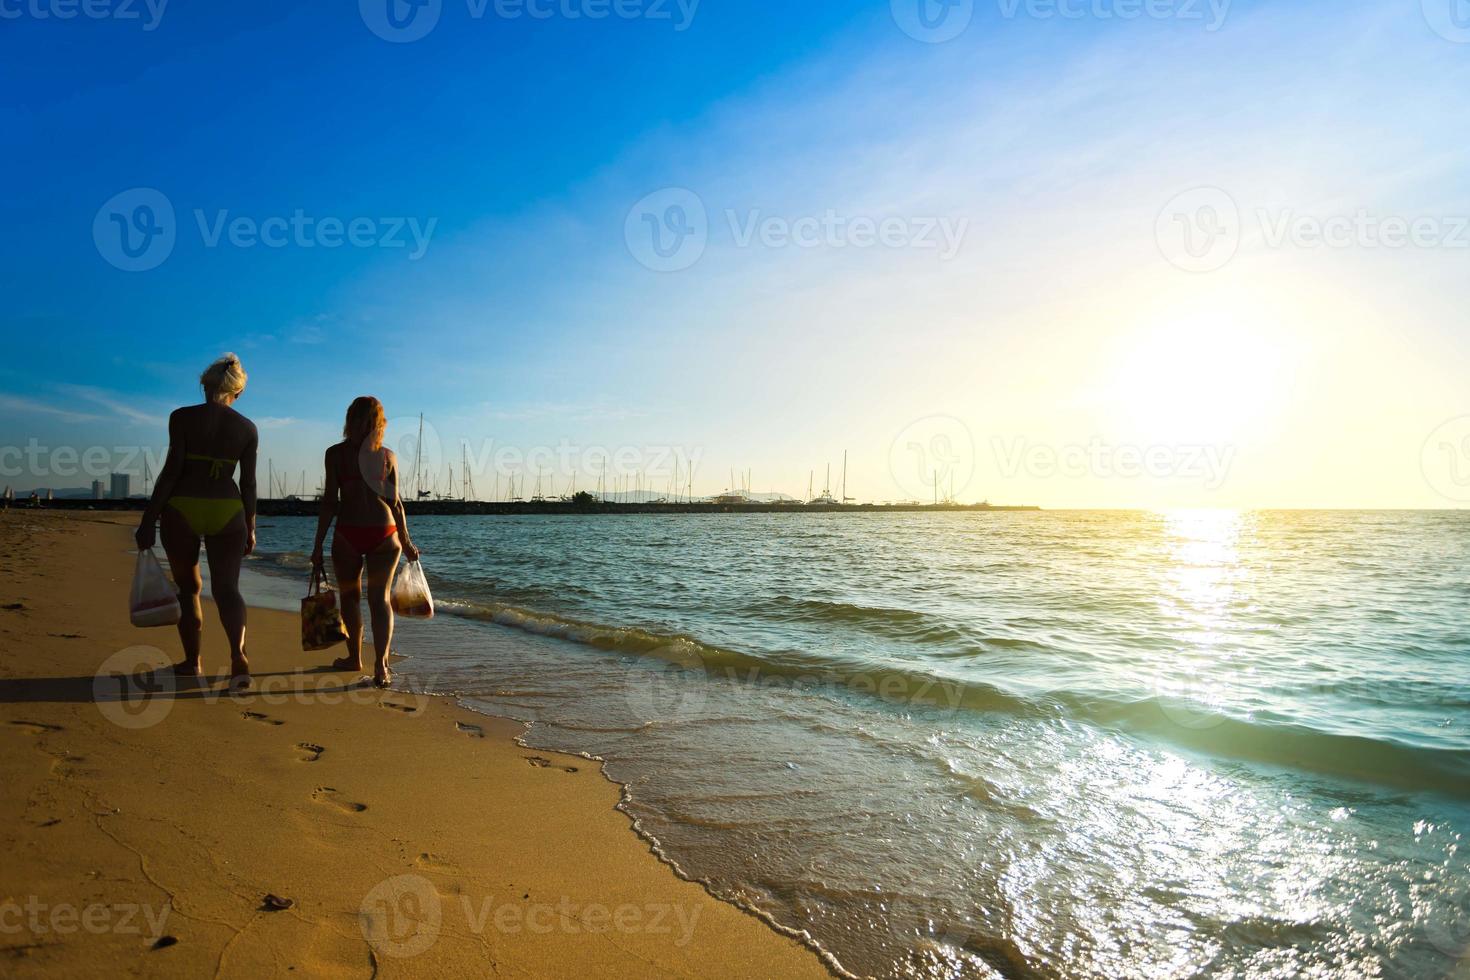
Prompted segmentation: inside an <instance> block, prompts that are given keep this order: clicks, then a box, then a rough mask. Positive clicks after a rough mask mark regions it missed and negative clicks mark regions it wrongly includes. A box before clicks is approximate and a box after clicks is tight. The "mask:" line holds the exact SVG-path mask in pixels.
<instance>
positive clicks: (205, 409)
mask: <svg viewBox="0 0 1470 980" xmlns="http://www.w3.org/2000/svg"><path fill="white" fill-rule="evenodd" d="M168 430H169V444H170V446H171V448H173V449H174V450H175V451H176V452H178V453H180V455H182V456H183V457H184V460H183V470H182V472H181V473H180V475H179V480H178V483H177V484H176V485H175V488H174V492H175V493H176V494H179V495H183V496H192V497H231V496H238V495H239V493H240V490H239V488H238V487H236V485H235V481H234V479H233V476H234V473H235V470H236V467H235V466H233V465H230V464H231V463H238V462H240V461H241V460H245V459H246V457H247V456H253V454H254V452H255V449H256V445H257V440H258V438H259V437H258V435H257V433H256V429H255V423H253V422H251V421H250V420H249V419H247V418H246V417H245V416H243V415H241V414H240V413H239V412H237V411H235V410H234V409H233V408H229V407H226V406H224V405H219V404H215V403H213V402H207V403H205V404H203V405H190V406H187V407H185V408H181V409H179V410H177V411H176V412H174V413H173V415H171V416H170V417H169V420H168ZM190 456H203V457H207V459H189V458H188V457H190ZM215 460H224V461H225V462H224V463H215V462H214V461H215ZM249 463H250V465H251V466H252V467H253V465H254V460H253V458H252V459H250V460H249Z"/></svg>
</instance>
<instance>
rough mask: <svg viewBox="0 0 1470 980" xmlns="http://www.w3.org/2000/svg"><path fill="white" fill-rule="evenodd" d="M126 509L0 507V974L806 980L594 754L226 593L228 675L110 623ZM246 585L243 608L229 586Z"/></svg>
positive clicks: (208, 655)
mask: <svg viewBox="0 0 1470 980" xmlns="http://www.w3.org/2000/svg"><path fill="white" fill-rule="evenodd" d="M133 520H134V518H132V516H131V515H122V514H118V515H114V514H107V513H101V512H98V513H85V512H83V513H69V514H58V513H46V512H40V513H37V512H32V511H27V510H10V511H7V512H4V513H3V514H0V783H3V786H4V791H3V794H0V846H3V848H4V852H5V857H4V860H3V861H0V973H3V974H4V975H6V976H16V977H23V976H68V977H73V976H93V975H95V976H104V975H105V976H116V975H119V974H124V975H127V974H147V975H163V976H173V975H189V976H195V975H201V974H211V973H217V974H222V975H225V976H283V975H295V976H372V975H385V976H407V975H418V974H423V975H450V976H486V975H491V974H496V975H506V976H520V977H563V976H598V977H603V976H613V977H618V976H627V977H640V978H641V977H662V976H681V977H689V976H700V977H705V976H708V977H763V978H764V977H777V976H779V977H826V976H830V974H829V973H828V971H827V970H826V969H825V967H824V966H823V965H822V963H821V961H819V960H818V958H817V957H816V956H815V955H814V954H812V953H811V952H810V951H808V950H807V949H806V948H805V947H803V946H802V945H801V944H800V943H798V942H797V941H796V940H795V939H792V938H790V937H787V936H784V935H781V934H779V933H777V932H775V931H774V930H773V929H771V928H770V927H769V926H767V925H766V924H765V923H763V922H761V921H760V920H758V919H756V918H754V917H753V916H751V915H748V914H746V913H744V912H742V911H740V910H739V909H736V908H734V907H732V906H730V905H727V904H725V903H722V902H719V901H716V900H715V899H713V898H712V897H710V896H709V895H708V894H707V893H706V892H705V891H704V890H703V889H702V888H701V887H700V886H698V885H696V884H693V883H690V882H687V881H683V880H681V879H679V878H678V877H677V876H676V875H675V874H674V873H673V871H672V870H671V869H670V868H669V867H668V866H666V865H664V864H662V863H660V862H659V861H658V860H657V859H656V858H655V857H654V856H653V855H652V853H651V852H650V851H649V849H648V847H647V846H646V845H645V844H644V843H643V842H642V841H641V840H639V839H638V837H637V836H636V835H635V834H634V833H633V831H632V830H631V828H630V826H629V821H628V818H627V817H625V816H624V815H623V814H622V813H620V812H618V811H617V810H615V809H614V806H615V804H616V803H617V800H618V792H619V791H618V788H617V787H616V786H615V785H613V784H612V783H610V782H608V781H607V780H606V779H604V778H603V777H602V775H601V774H600V773H599V772H598V770H597V765H596V763H595V762H588V761H587V760H585V759H581V758H578V757H573V756H559V755H555V754H552V753H548V752H544V751H534V752H533V751H529V750H526V749H523V748H521V747H520V746H519V745H517V744H516V743H515V742H514V740H513V739H514V736H515V735H516V734H518V733H519V731H520V727H519V726H518V725H515V724H513V723H511V722H508V721H501V720H497V719H491V718H486V717H484V716H482V715H477V714H474V713H471V712H468V711H465V710H462V709H459V708H457V707H456V706H455V705H453V704H452V703H451V702H448V701H446V700H444V699H434V698H426V697H419V696H415V695H412V694H409V693H403V692H380V691H376V690H373V689H372V688H371V687H364V686H361V685H360V684H359V683H358V682H357V676H356V675H351V674H343V673H334V672H331V671H330V670H324V669H322V667H321V665H322V664H325V663H327V662H329V661H330V660H331V658H332V657H334V656H338V655H340V649H341V648H338V649H337V650H335V651H330V652H328V653H325V654H323V653H302V652H301V650H300V641H299V627H298V622H297V618H296V617H295V616H292V615H289V614H285V613H280V612H275V611H270V610H261V609H252V610H251V614H250V616H251V618H250V631H249V639H248V648H249V652H250V657H251V661H252V666H253V669H254V672H255V675H256V682H255V686H254V690H253V692H252V693H251V694H249V695H245V696H239V697H231V696H229V695H228V694H226V693H225V691H224V683H223V674H224V672H225V670H226V668H227V666H228V656H227V647H226V645H225V640H224V636H223V633H222V631H221V630H220V627H219V622H218V619H217V617H216V616H215V613H214V610H213V608H212V606H210V604H209V603H208V602H206V604H205V639H204V650H205V666H206V670H207V671H209V672H210V673H211V674H213V675H215V676H214V678H213V679H212V680H211V681H209V682H206V683H204V684H199V685H195V684H192V683H188V682H185V683H182V684H180V685H177V686H175V685H173V684H171V683H168V682H159V681H158V680H157V678H156V677H151V676H150V675H148V674H146V673H144V672H142V671H141V668H146V667H149V666H154V665H157V664H159V663H162V662H163V661H164V660H165V659H167V660H176V659H178V654H179V645H178V637H177V635H176V634H175V632H174V631H173V629H172V628H167V629H155V630H141V629H135V628H133V627H132V626H130V625H129V623H128V620H127V593H128V586H129V582H130V578H131V575H132V564H133V556H132V554H131V550H132V538H131V529H132V521H133ZM248 598H249V597H248V595H247V599H248Z"/></svg>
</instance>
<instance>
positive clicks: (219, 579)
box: [204, 514, 250, 679]
mask: <svg viewBox="0 0 1470 980" xmlns="http://www.w3.org/2000/svg"><path fill="white" fill-rule="evenodd" d="M246 536H247V535H246V530H245V517H244V515H243V514H242V515H240V517H238V518H237V519H236V520H235V522H234V523H232V524H231V525H230V527H228V528H226V529H225V530H224V531H222V532H220V533H219V534H213V535H210V536H209V537H207V538H205V539H204V550H205V551H206V552H207V553H208V555H209V594H210V596H212V597H213V599H214V604H215V607H216V608H217V609H218V610H219V621H220V623H221V625H223V626H224V628H225V636H226V637H227V638H228V639H229V641H230V676H231V677H233V678H243V679H248V678H249V677H250V661H249V659H248V658H246V656H245V597H244V596H242V595H240V563H241V562H243V561H244V560H245V540H246Z"/></svg>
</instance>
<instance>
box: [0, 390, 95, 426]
mask: <svg viewBox="0 0 1470 980" xmlns="http://www.w3.org/2000/svg"><path fill="white" fill-rule="evenodd" d="M0 412H17V413H21V414H26V415H49V416H51V417H53V418H59V419H61V420H62V421H63V422H100V421H101V420H102V417H101V416H100V415H89V414H87V413H85V412H75V411H72V410H71V409H69V408H57V407H56V406H55V405H47V404H46V403H44V402H38V401H35V400H34V399H30V398H17V397H15V396H14V395H0Z"/></svg>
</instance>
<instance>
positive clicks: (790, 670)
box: [260, 552, 1470, 799]
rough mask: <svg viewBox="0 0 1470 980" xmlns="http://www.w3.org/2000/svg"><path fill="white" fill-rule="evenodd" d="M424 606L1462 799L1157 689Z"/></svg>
mask: <svg viewBox="0 0 1470 980" xmlns="http://www.w3.org/2000/svg"><path fill="white" fill-rule="evenodd" d="M260 557H261V560H262V561H265V562H269V563H273V564H275V565H277V566H278V567H280V568H281V569H283V570H294V569H299V568H302V567H307V566H305V565H302V564H301V563H302V562H304V561H305V560H306V559H305V556H302V555H300V554H299V553H295V552H285V553H278V554H274V555H262V556H260ZM782 598H783V599H784V600H785V602H786V604H787V605H788V606H800V607H801V608H804V609H805V610H807V612H808V614H810V615H818V616H827V617H836V618H839V619H842V620H844V621H859V622H864V623H872V622H873V621H875V620H878V619H882V618H883V617H887V616H890V615H896V617H897V618H898V619H900V620H903V621H906V622H908V623H909V624H910V627H912V626H913V625H915V624H916V623H918V622H920V621H922V614H920V613H915V612H912V611H907V610H896V611H895V610H881V609H869V608H864V607H858V606H844V605H843V604H838V603H829V602H824V601H820V600H795V599H792V598H791V597H789V596H786V597H782ZM436 605H437V608H438V610H439V611H440V612H442V613H445V614H448V615H453V616H457V617H460V618H464V619H469V620H474V621H479V622H486V623H493V624H495V625H498V626H502V627H506V628H509V629H516V630H520V631H522V632H525V633H530V634H534V635H538V636H545V637H549V638H553V639H557V640H562V641H565V642H570V643H575V644H579V645H582V646H587V647H591V648H593V649H597V650H602V651H605V652H608V653H613V654H617V655H620V656H623V657H627V658H630V659H632V660H633V661H635V662H637V661H642V662H651V663H653V664H655V665H656V666H658V667H659V668H660V669H665V670H676V671H684V672H702V673H703V674H705V675H706V676H708V677H710V678H711V679H714V680H718V681H726V682H730V683H739V684H753V685H764V686H768V687H770V686H782V687H788V688H794V689H798V690H805V691H809V692H811V693H814V694H820V693H834V694H842V695H845V696H858V697H867V698H875V699H878V700H881V701H884V702H888V703H890V704H896V705H898V706H900V707H906V708H911V709H912V710H914V711H924V712H930V713H933V712H939V713H941V714H942V713H944V712H955V711H963V712H988V713H996V714H1005V715H1010V716H1014V717H1018V718H1023V719H1029V720H1034V721H1052V722H1061V723H1069V722H1085V723H1088V724H1092V725H1094V726H1098V727H1102V728H1107V729H1112V730H1116V731H1120V732H1124V733H1128V734H1132V735H1138V736H1145V737H1148V738H1151V739H1154V740H1157V741H1159V742H1162V743H1165V744H1168V745H1172V746H1175V747H1177V748H1181V749H1184V750H1187V751H1197V752H1201V753H1204V754H1208V755H1213V756H1223V757H1226V758H1232V759H1239V760H1244V761H1251V762H1256V763H1261V764H1265V765H1269V766H1276V767H1281V768H1289V769H1295V770H1302V771H1308V772H1315V773H1318V774H1321V775H1330V776H1337V777H1344V778H1349V779H1357V780H1362V781H1366V782H1369V783H1374V784H1378V785H1384V786H1390V787H1394V788H1402V789H1411V790H1420V791H1429V792H1437V793H1440V794H1442V795H1446V796H1450V797H1454V798H1460V799H1470V751H1465V750H1460V749H1454V748H1447V747H1436V746H1428V745H1415V744H1410V743H1406V742H1402V741H1396V740H1392V739H1388V738H1376V737H1372V736H1369V735H1355V734H1345V733H1341V732H1329V731H1323V730H1321V729H1316V728H1311V727H1308V726H1305V725H1300V724H1292V723H1288V722H1284V721H1276V720H1272V721H1265V720H1261V719H1259V718H1243V717H1238V716H1236V715H1232V714H1230V713H1228V712H1227V711H1224V710H1221V709H1219V708H1217V707H1214V706H1207V705H1202V704H1199V703H1197V702H1194V701H1191V700H1189V699H1187V698H1181V697H1172V696H1168V695H1155V696H1149V697H1144V698H1138V699H1133V700H1122V699H1118V698H1116V697H1108V696H1103V695H1094V694H1089V693H1084V692H1077V691H1049V692H1046V693H1044V694H1036V695H1026V694H1020V693H1016V692H1012V691H1008V690H1006V689H1005V688H1003V687H1002V686H1000V685H998V684H992V683H986V682H980V681H975V680H973V679H960V678H956V677H953V676H947V675H944V674H941V673H939V672H937V671H933V670H924V669H921V668H918V667H911V666H907V665H900V664H894V663H891V662H890V663H883V664H876V663H869V662H863V661H858V660H843V659H842V658H840V657H839V656H834V655H833V654H832V653H831V651H827V652H826V653H824V654H823V655H822V656H816V655H810V654H805V653H802V652H801V651H795V650H786V651H780V652H762V653H753V652H748V651H743V650H735V649H730V648H726V647H720V646H717V645H713V644H709V643H706V642H703V641H701V640H700V639H699V638H697V637H694V636H690V635H687V634H682V633H662V632H658V631H655V630H651V629H644V628H639V627H629V626H616V625H608V624H602V623H596V622H589V621H586V620H579V619H574V618H571V617H567V616H562V615H558V614H556V613H551V612H547V611H543V610H536V609H529V608H525V607H521V606H515V605H511V604H508V603H499V602H493V601H472V600H465V599H458V598H448V599H446V598H442V597H441V598H440V599H439V601H438V602H437V603H436ZM908 635H909V636H910V637H911V636H912V634H908Z"/></svg>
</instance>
